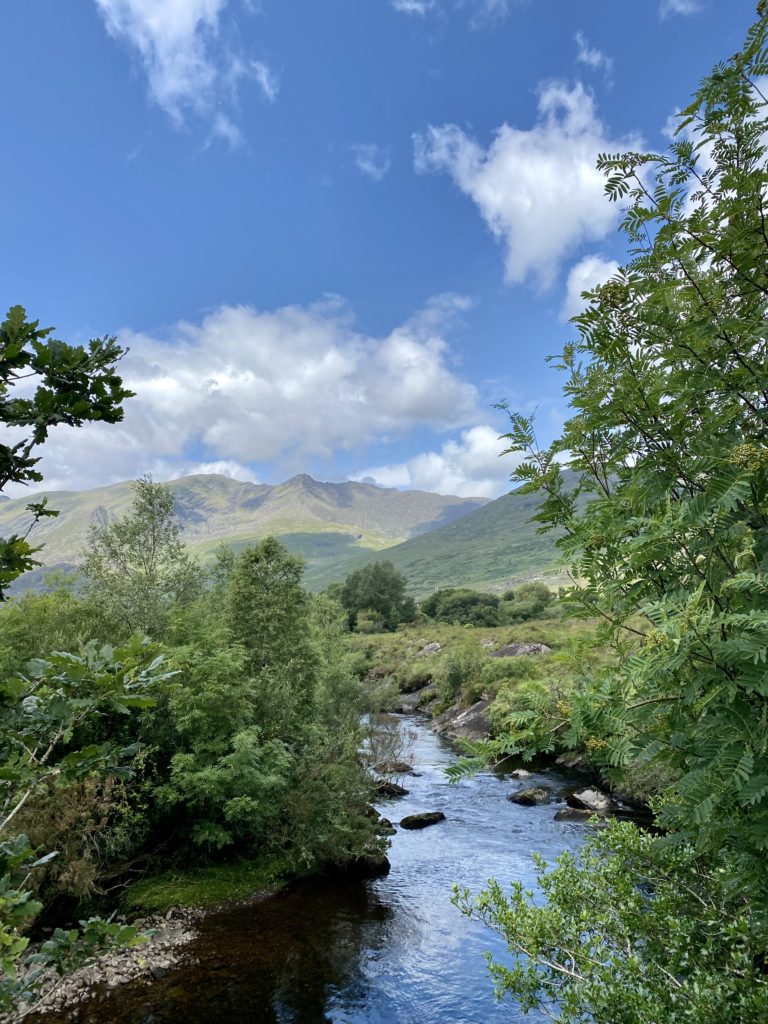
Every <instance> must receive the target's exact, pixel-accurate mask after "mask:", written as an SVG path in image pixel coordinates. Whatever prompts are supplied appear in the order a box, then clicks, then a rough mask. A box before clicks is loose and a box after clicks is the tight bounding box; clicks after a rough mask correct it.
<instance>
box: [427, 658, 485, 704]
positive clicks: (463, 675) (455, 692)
mask: <svg viewBox="0 0 768 1024" xmlns="http://www.w3.org/2000/svg"><path fill="white" fill-rule="evenodd" d="M481 666H482V655H481V654H480V652H479V650H478V649H477V647H476V646H475V645H474V643H472V642H468V643H466V644H463V645H462V646H461V647H454V648H452V649H451V650H450V651H448V652H447V653H446V655H445V657H444V658H443V659H442V661H441V662H440V665H439V667H438V669H437V672H436V682H437V694H438V696H439V698H440V703H441V704H442V705H443V707H448V706H449V705H451V704H453V703H454V702H455V701H456V700H457V699H458V698H459V696H460V695H461V694H462V691H465V690H467V689H468V687H470V686H472V685H473V684H478V683H482V675H481Z"/></svg>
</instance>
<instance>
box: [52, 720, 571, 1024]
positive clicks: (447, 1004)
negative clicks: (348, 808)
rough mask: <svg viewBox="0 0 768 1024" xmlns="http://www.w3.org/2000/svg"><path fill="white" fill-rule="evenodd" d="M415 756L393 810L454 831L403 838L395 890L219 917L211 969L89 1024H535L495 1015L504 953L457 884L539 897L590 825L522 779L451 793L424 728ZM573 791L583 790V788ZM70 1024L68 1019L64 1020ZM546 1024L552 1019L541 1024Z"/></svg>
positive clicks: (94, 1007) (282, 903)
mask: <svg viewBox="0 0 768 1024" xmlns="http://www.w3.org/2000/svg"><path fill="white" fill-rule="evenodd" d="M402 728H403V729H404V730H405V734H406V736H407V742H408V743H409V744H410V745H408V746H407V747H406V749H405V750H404V752H403V756H404V757H405V758H406V760H408V761H409V762H410V763H411V764H413V765H414V769H415V771H417V772H419V773H420V776H419V777H412V776H409V777H407V778H406V779H405V780H403V782H404V785H405V786H407V788H408V789H409V794H408V796H405V797H401V798H400V799H398V800H397V801H396V802H391V803H389V804H387V805H386V806H384V805H382V806H381V807H380V810H381V812H382V814H384V815H386V816H387V817H389V818H390V819H391V820H392V821H393V823H395V824H396V823H397V821H399V820H400V819H401V818H403V817H405V815H407V814H413V813H416V812H419V811H443V812H444V813H445V815H446V820H445V821H442V822H440V823H439V824H437V825H434V826H432V827H430V828H426V829H424V830H422V831H416V832H413V831H412V832H409V831H405V830H403V829H398V831H397V834H396V835H394V836H392V847H391V850H390V852H389V859H390V861H391V863H392V870H391V872H390V873H389V875H387V876H386V877H383V878H378V879H372V880H368V881H365V882H346V883H340V882H338V881H332V880H330V879H318V878H314V879H306V880H303V881H301V882H298V883H294V884H293V885H291V886H289V887H288V888H287V889H284V890H281V891H280V892H278V893H276V894H275V895H273V896H271V897H269V898H268V899H265V900H263V901H262V902H257V903H255V904H254V903H251V904H250V905H246V906H240V907H235V908H234V909H229V910H226V911H221V912H216V913H212V914H210V915H208V916H207V917H206V919H205V920H204V921H203V922H202V924H201V929H200V935H199V937H198V938H197V939H196V940H195V943H194V945H193V946H192V947H187V948H188V949H190V951H191V953H192V955H193V956H194V957H195V958H196V959H197V960H198V961H199V963H198V964H196V965H192V964H189V965H186V966H180V967H178V968H177V969H175V970H174V971H171V972H170V973H169V974H168V975H167V976H166V977H165V978H162V979H159V980H157V981H155V982H154V983H153V984H152V985H150V986H149V987H144V986H143V984H142V983H141V982H131V983H129V984H127V985H124V986H122V987H121V988H120V989H118V990H115V991H114V993H113V995H112V997H111V998H109V999H104V1000H103V1001H99V1000H98V999H97V1000H94V1001H92V1002H90V1003H87V1004H81V1005H80V1007H79V1014H78V1015H77V1017H75V1016H70V1017H68V1018H67V1019H69V1020H77V1021H78V1022H86V1024H172V1022H173V1024H182V1022H184V1024H267V1022H268V1024H326V1022H332V1024H493V1022H496V1021H498V1022H502V1021H504V1022H507V1024H514V1022H517V1021H522V1020H523V1019H525V1020H526V1021H529V1022H530V1021H535V1020H537V1017H536V1015H534V1014H529V1015H528V1016H527V1017H524V1015H523V1014H522V1012H521V1011H520V1010H519V1009H518V1008H516V1007H515V1006H514V1004H511V1003H509V1002H506V1001H505V1002H502V1003H496V1002H495V1001H494V997H493V991H492V986H491V984H490V982H489V980H488V977H487V973H486V966H485V960H484V958H483V950H490V951H491V952H492V953H493V954H494V956H496V957H498V958H503V957H504V955H505V953H504V943H503V941H502V940H501V939H500V938H499V937H498V936H496V935H495V934H494V933H492V932H490V931H488V930H487V929H485V928H484V927H482V926H481V925H479V924H477V923H474V922H471V921H468V920H467V919H466V918H464V917H462V916H461V914H460V913H459V912H458V910H456V908H455V907H453V906H452V904H451V902H450V895H451V886H452V885H453V883H454V882H458V883H459V884H460V885H466V886H469V887H470V888H471V889H472V890H473V891H477V890H478V889H480V888H481V887H482V886H483V885H484V883H485V882H486V880H487V879H488V878H489V877H490V876H492V875H494V876H496V877H497V878H498V879H499V881H501V882H508V881H510V880H512V879H522V880H523V881H524V882H526V883H530V884H531V885H532V884H533V881H534V877H535V876H534V872H533V862H532V859H531V854H533V853H534V852H536V851H538V852H540V853H542V854H543V855H544V856H545V857H546V858H547V859H548V860H550V861H551V860H553V859H554V858H555V857H556V856H557V855H558V854H560V853H562V852H563V850H566V849H568V850H576V849H577V848H578V846H579V845H580V843H581V841H582V839H583V836H584V829H585V827H586V826H584V825H582V824H574V823H567V822H556V821H554V815H555V811H556V810H557V808H556V807H555V806H552V805H550V806H543V807H520V806H518V805H516V804H513V803H510V802H509V801H508V800H507V799H506V797H507V795H508V794H509V793H510V792H512V791H513V790H514V789H516V788H518V787H519V784H518V783H517V781H516V780H515V779H510V778H509V777H508V776H505V775H503V774H500V773H493V772H484V773H482V774H480V775H478V776H477V777H476V778H474V779H472V780H471V781H468V782H462V783H461V784H459V785H449V784H448V781H447V779H446V777H445V774H444V772H445V768H446V766H447V765H448V764H450V763H451V762H452V761H453V760H455V758H456V754H455V751H454V749H453V747H452V746H451V744H449V743H447V742H445V741H443V740H441V739H439V738H438V737H436V736H435V735H434V733H433V732H432V731H431V729H430V728H429V727H428V726H427V724H426V723H425V722H424V720H422V719H415V718H409V719H405V720H403V725H402ZM568 782H569V779H568V773H562V772H560V771H559V770H557V769H549V770H547V771H545V772H542V773H541V774H536V775H535V776H534V778H532V779H531V780H526V783H525V785H545V786H548V787H551V788H554V789H555V790H557V789H559V788H563V787H565V786H567V785H568ZM571 784H573V780H572V779H571ZM57 1019H62V1018H57ZM541 1019H542V1020H543V1019H544V1018H541Z"/></svg>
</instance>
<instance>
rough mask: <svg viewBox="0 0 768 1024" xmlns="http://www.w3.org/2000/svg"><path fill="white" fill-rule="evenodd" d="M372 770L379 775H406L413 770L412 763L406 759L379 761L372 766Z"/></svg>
mask: <svg viewBox="0 0 768 1024" xmlns="http://www.w3.org/2000/svg"><path fill="white" fill-rule="evenodd" d="M373 769H374V771H376V772H378V773H379V775H408V773H409V772H412V771H413V765H412V764H408V763H407V761H379V763H378V764H375V765H374V766H373Z"/></svg>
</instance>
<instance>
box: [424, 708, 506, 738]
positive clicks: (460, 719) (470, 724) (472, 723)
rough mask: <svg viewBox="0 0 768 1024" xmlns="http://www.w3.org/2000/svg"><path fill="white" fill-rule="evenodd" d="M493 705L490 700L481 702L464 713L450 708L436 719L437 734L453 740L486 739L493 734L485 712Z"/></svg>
mask: <svg viewBox="0 0 768 1024" xmlns="http://www.w3.org/2000/svg"><path fill="white" fill-rule="evenodd" d="M492 703H493V702H492V701H490V700H479V701H477V703H476V704H473V705H472V706H471V707H468V708H464V710H463V711H458V710H457V709H456V708H455V707H453V708H449V709H448V711H444V712H443V714H442V715H438V716H437V718H436V719H435V732H436V733H438V734H439V735H440V736H447V737H448V739H452V740H484V739H486V738H487V737H488V736H489V735H490V732H491V723H490V722H489V720H488V716H487V715H486V713H485V712H486V711H487V710H488V708H489V707H490V706H491V704H492Z"/></svg>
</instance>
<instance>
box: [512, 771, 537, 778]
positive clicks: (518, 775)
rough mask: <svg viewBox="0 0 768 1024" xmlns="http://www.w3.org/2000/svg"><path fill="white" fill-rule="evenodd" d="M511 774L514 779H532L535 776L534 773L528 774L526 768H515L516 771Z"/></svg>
mask: <svg viewBox="0 0 768 1024" xmlns="http://www.w3.org/2000/svg"><path fill="white" fill-rule="evenodd" d="M509 774H510V775H511V776H512V778H513V779H530V778H532V776H533V772H527V771H526V770H525V768H515V770H514V771H513V772H510V773H509Z"/></svg>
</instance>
